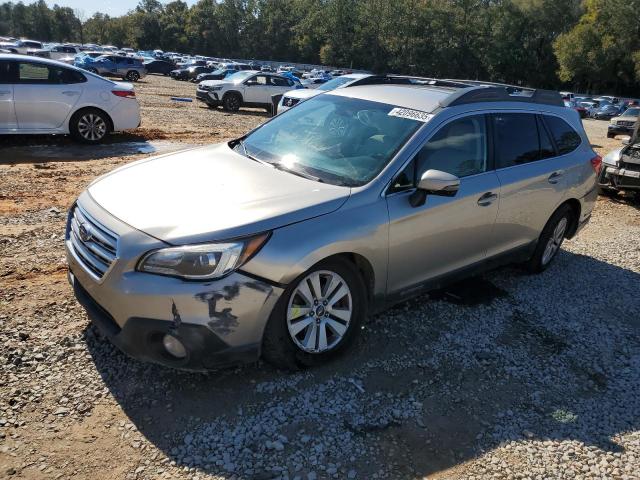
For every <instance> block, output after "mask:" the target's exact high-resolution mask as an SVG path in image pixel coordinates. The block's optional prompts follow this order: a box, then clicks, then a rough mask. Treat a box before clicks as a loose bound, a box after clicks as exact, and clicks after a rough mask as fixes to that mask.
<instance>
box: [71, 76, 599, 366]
mask: <svg viewBox="0 0 640 480" xmlns="http://www.w3.org/2000/svg"><path fill="white" fill-rule="evenodd" d="M244 75H248V76H256V75H263V76H265V77H266V76H267V75H268V74H264V73H256V72H247V73H246V74H245V73H237V74H236V76H244ZM248 78H249V77H247V79H248ZM276 78H277V77H276ZM489 146H491V147H489ZM600 167H601V159H600V157H598V156H597V155H596V153H595V152H594V151H593V150H592V148H591V145H590V143H589V140H588V138H587V136H586V134H585V132H584V129H583V127H582V124H581V122H580V120H579V119H578V118H577V117H576V115H575V114H574V113H572V112H570V111H568V110H567V109H566V108H564V107H563V104H562V102H561V98H560V96H559V95H558V94H557V93H555V92H538V91H536V92H533V93H532V94H531V95H530V96H528V97H527V98H525V97H524V95H517V96H516V95H513V96H512V95H509V94H508V92H507V90H506V89H505V88H499V87H466V88H459V89H453V88H446V89H444V88H440V87H439V86H438V85H435V84H433V85H430V84H424V85H421V86H416V85H369V86H357V87H352V88H343V89H339V90H334V91H331V92H328V93H326V94H323V95H319V96H316V97H315V98H312V99H310V100H308V101H306V102H304V103H302V104H300V105H299V106H298V107H296V108H295V109H292V110H291V111H289V112H287V113H286V114H284V115H279V116H277V117H275V118H274V119H272V120H271V121H269V122H266V123H264V124H262V125H261V126H259V127H257V128H256V129H254V130H253V131H251V132H249V133H248V134H246V135H243V136H242V137H240V138H238V139H236V140H233V141H231V142H227V143H221V144H219V145H216V146H210V147H205V148H201V149H199V150H189V151H188V152H186V153H177V154H172V155H163V156H161V157H159V158H156V159H147V160H145V161H143V162H137V163H134V164H130V165H128V166H127V167H126V168H120V169H119V170H117V171H115V172H112V173H111V174H108V175H104V176H103V177H101V178H100V179H98V180H97V181H95V182H93V183H92V184H91V185H90V186H89V187H88V189H87V191H85V192H83V193H82V194H81V195H80V197H79V198H78V200H77V202H76V203H75V204H74V205H73V206H72V208H71V210H70V212H69V215H68V226H67V229H66V232H67V234H66V237H65V250H66V255H67V261H68V265H69V280H70V283H71V284H72V286H73V290H74V293H75V296H76V298H77V299H78V301H79V302H80V304H82V305H83V306H84V308H85V309H86V310H87V313H88V314H89V317H90V318H91V319H92V321H93V322H94V323H95V324H96V325H97V326H98V327H99V328H100V329H101V330H102V332H104V334H105V336H106V337H107V338H108V339H109V340H110V341H112V342H113V343H114V344H115V345H117V346H118V347H120V348H121V349H122V350H124V351H125V352H126V353H128V354H129V355H131V356H134V357H137V358H140V359H143V360H146V361H152V362H156V363H160V364H163V365H167V366H171V367H175V368H182V369H193V370H207V369H212V368H215V367H217V366H220V365H229V364H232V363H239V362H255V361H256V360H258V358H259V357H260V356H263V357H264V358H265V359H267V360H268V361H270V362H272V363H274V364H276V365H278V366H280V367H284V368H288V369H297V368H300V367H304V366H307V367H308V366H314V365H321V364H323V363H326V362H328V361H330V360H331V359H332V358H334V357H335V355H336V354H338V353H340V352H342V351H345V350H346V349H347V348H348V347H349V346H350V344H351V343H352V342H353V340H355V338H356V336H357V335H358V334H359V333H360V331H361V329H362V325H363V322H364V321H365V319H366V317H367V315H368V314H375V313H377V312H379V311H381V310H383V309H384V308H386V307H388V306H390V305H393V304H394V303H397V302H399V301H402V300H405V299H408V298H411V297H413V296H415V295H418V294H421V293H423V292H426V291H429V290H432V289H434V288H439V287H441V286H443V285H444V284H446V283H449V282H452V281H454V280H459V279H460V277H461V272H464V275H471V274H478V273H480V272H483V271H486V270H488V269H490V268H495V267H496V266H497V265H500V264H506V263H511V262H524V264H525V265H526V268H527V270H528V271H529V272H531V273H538V272H541V271H543V270H545V269H547V268H548V267H549V266H550V265H552V263H553V261H554V259H555V258H556V256H557V254H558V252H559V251H560V247H561V245H562V243H563V241H564V239H565V238H572V237H573V236H574V235H576V233H577V232H578V231H579V230H580V229H581V228H582V227H583V226H584V225H585V224H586V223H587V222H588V220H589V218H590V216H591V212H592V210H593V206H594V204H595V201H596V196H597V193H596V189H595V181H596V176H597V173H598V172H599V170H600ZM83 227H84V230H83ZM87 230H88V231H89V232H91V231H94V232H96V236H95V237H92V236H91V235H87V234H86V233H87ZM425 245H428V248H425ZM96 246H99V247H103V248H104V250H106V252H107V255H105V256H104V257H102V256H100V255H98V254H97V253H95V251H94V247H96ZM567 261H568V262H570V261H571V259H570V258H565V262H567ZM551 276H553V273H552V274H551ZM443 321H446V319H443Z"/></svg>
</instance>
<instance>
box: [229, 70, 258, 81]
mask: <svg viewBox="0 0 640 480" xmlns="http://www.w3.org/2000/svg"><path fill="white" fill-rule="evenodd" d="M255 73H256V72H252V71H250V70H242V71H241V72H237V73H234V74H233V75H229V76H228V77H227V78H226V79H227V80H229V81H230V82H233V83H240V82H242V81H243V80H244V79H246V78H247V77H250V76H251V75H254V74H255Z"/></svg>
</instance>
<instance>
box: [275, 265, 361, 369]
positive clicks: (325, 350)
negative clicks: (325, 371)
mask: <svg viewBox="0 0 640 480" xmlns="http://www.w3.org/2000/svg"><path fill="white" fill-rule="evenodd" d="M365 316H366V292H365V288H364V284H363V282H362V279H361V277H360V274H359V273H358V271H357V269H356V268H355V267H354V266H353V265H352V264H351V263H348V262H344V261H339V260H332V261H327V262H321V263H320V264H318V265H316V266H315V267H313V268H312V269H311V270H309V271H307V272H305V273H304V274H302V275H301V276H300V277H298V278H297V279H296V280H295V281H293V282H292V283H291V285H289V287H287V289H286V290H285V292H284V294H283V296H282V297H281V298H280V300H279V301H278V304H277V305H276V307H275V308H274V310H273V312H272V314H271V317H270V319H269V322H268V324H267V328H266V329H265V334H264V341H263V355H264V357H265V359H266V360H267V361H269V362H270V363H272V364H274V365H275V366H277V367H281V368H285V369H288V370H297V369H298V368H300V367H309V366H314V365H320V364H322V363H325V362H327V361H329V360H330V359H332V358H333V357H335V356H336V355H337V354H338V353H340V352H341V351H343V350H344V349H345V348H347V347H348V346H349V344H350V343H351V342H352V341H353V339H354V338H355V336H356V335H357V333H358V331H359V329H360V325H361V324H362V322H363V321H364V318H365Z"/></svg>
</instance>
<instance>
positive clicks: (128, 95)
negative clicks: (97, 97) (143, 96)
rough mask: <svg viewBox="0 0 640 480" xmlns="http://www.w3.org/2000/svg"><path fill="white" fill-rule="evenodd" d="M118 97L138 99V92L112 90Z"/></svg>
mask: <svg viewBox="0 0 640 480" xmlns="http://www.w3.org/2000/svg"><path fill="white" fill-rule="evenodd" d="M111 93H113V94H114V95H115V96H116V97H123V98H136V92H134V91H133V90H111Z"/></svg>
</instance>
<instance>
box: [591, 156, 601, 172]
mask: <svg viewBox="0 0 640 480" xmlns="http://www.w3.org/2000/svg"><path fill="white" fill-rule="evenodd" d="M591 166H592V167H593V171H594V172H596V175H600V170H602V157H601V156H600V155H596V156H595V157H593V158H592V159H591Z"/></svg>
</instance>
